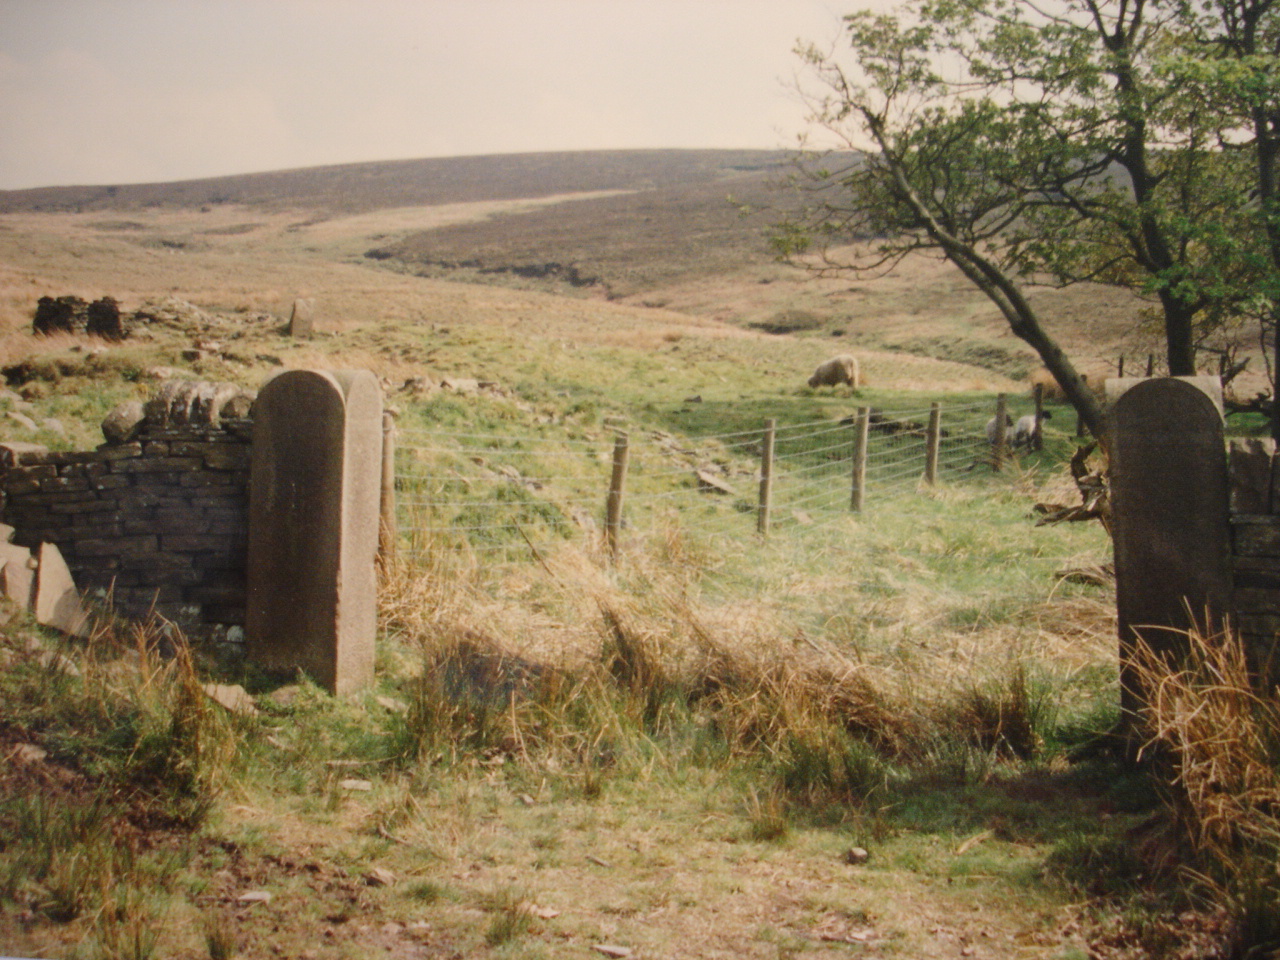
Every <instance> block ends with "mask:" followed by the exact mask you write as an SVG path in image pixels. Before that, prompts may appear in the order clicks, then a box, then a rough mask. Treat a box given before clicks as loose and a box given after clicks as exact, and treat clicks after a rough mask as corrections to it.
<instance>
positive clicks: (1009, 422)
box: [987, 413, 1013, 447]
mask: <svg viewBox="0 0 1280 960" xmlns="http://www.w3.org/2000/svg"><path fill="white" fill-rule="evenodd" d="M999 438H1000V434H998V433H997V432H996V418H995V417H992V418H991V419H990V420H988V421H987V443H989V444H991V445H992V446H993V447H994V446H995V445H996V441H997V440H998V439H999ZM1004 442H1005V444H1006V446H1007V445H1009V444H1011V443H1013V417H1011V416H1009V415H1008V414H1007V413H1006V414H1005V415H1004Z"/></svg>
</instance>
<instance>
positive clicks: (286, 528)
mask: <svg viewBox="0 0 1280 960" xmlns="http://www.w3.org/2000/svg"><path fill="white" fill-rule="evenodd" d="M381 462H382V391H381V388H380V387H379V385H378V380H377V378H376V377H375V376H374V375H373V374H372V373H369V372H368V371H365V370H356V371H342V372H325V371H317V370H290V371H286V372H284V373H281V374H279V375H277V376H276V377H274V378H272V379H271V380H270V381H268V382H267V384H266V385H265V386H264V387H263V388H262V390H261V391H260V392H259V394H258V400H257V402H256V404H255V405H254V424H253V461H252V468H251V474H250V483H249V563H248V594H249V596H248V601H249V602H248V610H247V611H246V623H245V643H246V652H247V654H248V656H249V658H250V659H251V660H253V661H254V662H255V663H258V664H260V665H261V666H262V667H264V668H266V669H267V670H271V671H277V672H288V673H293V672H296V671H298V670H302V671H303V672H305V673H306V674H308V675H309V676H310V677H311V678H312V679H314V680H315V681H316V682H317V683H319V684H320V685H322V686H324V687H326V688H327V689H328V690H329V691H330V692H332V693H337V694H341V693H347V692H349V691H352V690H356V689H359V688H360V687H362V686H365V685H366V684H368V683H369V682H371V681H372V680H373V652H374V634H375V631H376V627H377V622H376V587H377V581H376V575H375V570H374V566H375V556H376V554H377V549H378V529H379V492H380V488H381Z"/></svg>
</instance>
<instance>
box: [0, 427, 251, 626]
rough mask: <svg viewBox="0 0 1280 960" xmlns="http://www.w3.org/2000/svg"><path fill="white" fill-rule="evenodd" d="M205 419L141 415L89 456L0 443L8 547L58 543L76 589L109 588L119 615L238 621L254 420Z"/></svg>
mask: <svg viewBox="0 0 1280 960" xmlns="http://www.w3.org/2000/svg"><path fill="white" fill-rule="evenodd" d="M211 414H212V415H211V416H208V417H207V418H206V419H205V420H204V422H175V420H174V419H172V418H168V417H165V416H159V417H152V418H150V419H146V420H140V421H139V422H138V423H137V424H136V425H135V426H134V427H133V428H132V429H131V430H129V431H127V432H126V433H125V434H124V436H123V438H122V439H121V442H116V443H108V444H104V445H103V446H101V447H99V448H98V449H97V450H92V451H86V452H52V453H51V452H48V451H43V450H40V449H29V448H27V449H24V447H23V445H18V444H9V445H4V446H0V497H2V502H3V506H2V509H0V516H2V517H3V520H4V522H5V523H8V524H9V525H10V526H12V527H14V528H15V530H16V533H15V535H14V541H15V542H17V543H19V544H22V545H25V546H33V547H34V546H36V545H38V544H40V543H42V542H46V541H47V542H50V543H55V544H57V546H58V548H59V549H60V550H61V551H62V554H63V556H64V557H65V558H66V561H67V565H68V566H69V567H70V569H71V571H72V573H73V575H74V576H75V579H76V583H77V585H79V586H80V588H81V589H82V590H83V591H85V592H88V591H90V590H94V589H102V590H106V591H109V592H110V595H111V597H112V600H113V602H114V604H115V605H116V607H117V609H119V610H120V612H122V613H124V614H126V615H130V616H144V615H146V614H147V613H148V611H149V610H150V609H152V608H153V607H154V609H155V610H156V612H157V613H159V614H161V615H162V616H164V617H166V618H168V619H170V620H173V621H175V622H177V623H180V624H181V625H182V626H183V627H185V628H187V629H192V628H195V629H199V628H201V627H203V628H206V629H209V628H212V627H219V628H229V627H234V626H239V625H241V624H243V623H244V620H245V567H246V557H247V545H248V506H249V464H250V458H251V446H250V443H251V422H250V421H249V420H248V419H246V418H243V417H232V418H223V417H221V416H220V415H219V411H211ZM184 419H185V418H184Z"/></svg>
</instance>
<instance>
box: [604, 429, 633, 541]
mask: <svg viewBox="0 0 1280 960" xmlns="http://www.w3.org/2000/svg"><path fill="white" fill-rule="evenodd" d="M626 483H627V435H626V434H625V433H620V434H618V436H617V439H615V440H614V442H613V475H612V476H611V477H610V478H609V499H608V500H607V501H606V503H605V520H604V536H605V543H606V544H607V545H608V547H609V555H610V556H611V557H614V558H616V557H617V556H618V533H619V531H620V530H621V529H622V492H623V489H624V488H625V487H626Z"/></svg>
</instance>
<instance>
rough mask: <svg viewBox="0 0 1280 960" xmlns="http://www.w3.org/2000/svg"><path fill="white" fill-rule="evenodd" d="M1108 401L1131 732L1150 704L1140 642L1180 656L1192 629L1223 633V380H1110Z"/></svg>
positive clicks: (1227, 553) (1227, 583) (1227, 587)
mask: <svg viewBox="0 0 1280 960" xmlns="http://www.w3.org/2000/svg"><path fill="white" fill-rule="evenodd" d="M1107 399H1108V402H1109V405H1110V417H1111V429H1110V435H1111V500H1112V508H1113V515H1114V523H1113V531H1112V533H1113V539H1114V541H1115V558H1116V608H1117V613H1118V614H1119V628H1120V706H1121V709H1122V712H1123V720H1122V723H1123V724H1124V727H1125V730H1126V732H1127V733H1128V734H1129V735H1130V737H1132V735H1133V734H1136V733H1137V732H1138V731H1137V730H1136V729H1135V727H1134V721H1135V718H1136V716H1137V711H1138V710H1139V709H1140V708H1141V706H1142V703H1143V696H1142V690H1141V689H1140V686H1139V684H1138V683H1137V679H1136V675H1135V671H1134V668H1133V656H1134V651H1135V647H1136V644H1137V643H1138V641H1139V639H1141V641H1143V642H1145V643H1146V644H1147V645H1148V646H1149V647H1151V649H1152V650H1153V651H1154V652H1156V653H1157V654H1160V655H1164V656H1168V657H1170V658H1171V659H1173V660H1175V661H1176V660H1178V659H1180V658H1181V657H1182V655H1183V653H1184V651H1185V650H1186V647H1187V639H1186V631H1188V630H1191V629H1195V630H1197V631H1200V632H1201V633H1202V634H1204V635H1206V636H1210V635H1213V634H1216V633H1218V632H1220V631H1221V630H1222V629H1223V627H1224V625H1225V619H1226V616H1227V613H1228V611H1229V610H1230V603H1231V531H1230V525H1229V522H1228V514H1227V489H1228V485H1227V458H1226V446H1225V443H1224V441H1223V416H1222V386H1221V383H1220V382H1219V381H1218V378H1216V377H1164V378H1159V379H1152V380H1147V379H1121V380H1109V381H1107ZM1136 745H1138V744H1131V746H1136Z"/></svg>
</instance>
